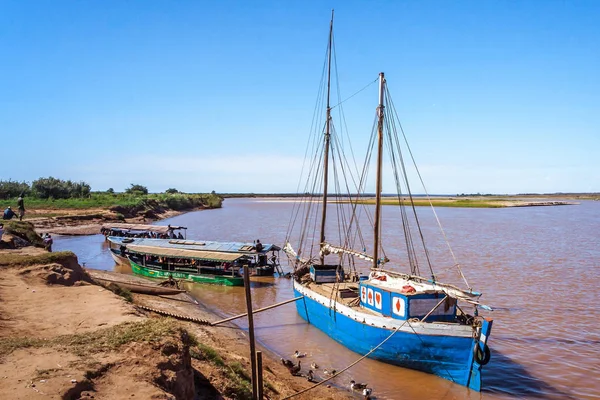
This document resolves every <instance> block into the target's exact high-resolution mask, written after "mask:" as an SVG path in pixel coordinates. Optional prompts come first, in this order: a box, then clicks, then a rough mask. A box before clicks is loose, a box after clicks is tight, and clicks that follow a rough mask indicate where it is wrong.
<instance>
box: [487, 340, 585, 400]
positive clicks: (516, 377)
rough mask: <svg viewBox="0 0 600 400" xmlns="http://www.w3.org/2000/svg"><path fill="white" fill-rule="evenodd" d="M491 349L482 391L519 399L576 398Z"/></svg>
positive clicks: (573, 399)
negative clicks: (490, 359) (490, 360)
mask: <svg viewBox="0 0 600 400" xmlns="http://www.w3.org/2000/svg"><path fill="white" fill-rule="evenodd" d="M533 348H534V347H533V346H532V349H533ZM491 350H492V357H493V362H490V363H489V364H488V365H487V366H486V368H485V374H484V376H483V385H482V387H483V389H482V392H487V393H498V394H503V395H508V396H513V397H515V398H519V399H520V398H540V399H572V400H576V399H577V398H578V397H577V396H574V395H572V394H569V393H566V392H564V391H561V390H560V389H558V388H556V387H554V386H552V385H550V384H549V383H546V382H544V381H543V380H541V379H539V378H537V377H535V376H533V375H531V374H530V373H529V372H528V371H527V369H525V367H524V366H523V365H521V364H519V363H518V362H516V361H513V360H512V359H511V358H509V357H508V356H506V355H504V354H502V353H501V352H499V351H497V350H495V349H494V348H493V347H492V348H491Z"/></svg>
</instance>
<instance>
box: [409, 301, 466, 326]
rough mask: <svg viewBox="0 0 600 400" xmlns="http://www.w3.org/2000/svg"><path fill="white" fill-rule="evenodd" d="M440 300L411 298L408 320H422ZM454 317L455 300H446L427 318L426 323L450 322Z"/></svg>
mask: <svg viewBox="0 0 600 400" xmlns="http://www.w3.org/2000/svg"><path fill="white" fill-rule="evenodd" d="M441 299H442V297H439V298H425V299H419V298H411V299H410V306H409V309H408V310H409V316H408V317H409V318H419V319H421V318H423V317H424V316H425V315H427V314H428V313H429V312H430V311H431V309H432V308H433V307H435V306H436V304H437V303H439V301H440V300H441ZM455 315H456V299H453V298H450V297H448V298H446V300H445V301H444V302H443V303H442V304H440V305H439V306H438V308H436V309H435V310H434V311H433V312H432V313H431V314H430V316H429V317H427V320H428V321H431V320H444V321H445V320H452V319H453V318H454V316H455Z"/></svg>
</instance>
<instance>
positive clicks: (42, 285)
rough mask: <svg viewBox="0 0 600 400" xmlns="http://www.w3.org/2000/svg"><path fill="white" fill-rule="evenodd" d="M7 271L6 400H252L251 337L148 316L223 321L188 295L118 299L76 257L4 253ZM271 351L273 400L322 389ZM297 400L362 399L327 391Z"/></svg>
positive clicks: (0, 287)
mask: <svg viewBox="0 0 600 400" xmlns="http://www.w3.org/2000/svg"><path fill="white" fill-rule="evenodd" d="M0 271H1V272H2V274H3V279H2V281H0V315H2V318H1V319H0V398H10V399H35V398H48V399H79V398H83V399H85V398H95V399H125V398H127V399H131V398H137V399H178V400H179V399H247V398H250V396H251V385H250V379H249V377H250V376H251V373H250V360H249V346H248V341H247V337H246V334H245V333H244V332H243V331H242V330H240V329H238V328H236V327H234V326H233V325H229V326H224V327H212V326H204V325H199V324H194V323H192V322H184V321H180V320H177V319H173V318H168V317H164V316H161V315H159V314H158V313H154V312H149V311H147V308H151V309H156V310H162V311H163V312H168V313H172V314H178V315H186V316H190V317H194V318H197V319H203V320H209V321H215V320H218V319H220V318H219V317H218V316H216V315H214V314H213V313H211V312H210V310H208V309H206V308H205V307H203V306H202V305H201V304H200V305H198V304H196V303H195V301H194V300H193V299H191V298H190V297H189V296H188V295H185V294H181V295H178V296H177V297H174V298H172V299H168V298H166V297H165V296H161V297H156V296H149V295H137V294H133V295H132V294H130V293H127V295H124V294H123V293H122V296H118V295H116V294H115V293H113V292H112V291H110V290H107V289H105V288H104V287H101V286H98V285H96V284H95V283H94V281H93V279H92V277H91V276H90V274H88V273H87V272H86V271H85V270H84V269H82V268H81V267H80V266H79V265H78V263H77V258H76V256H75V255H74V254H73V253H71V252H58V253H48V252H46V251H45V250H43V249H39V248H35V247H25V248H21V249H3V250H0ZM140 306H145V307H146V308H143V307H140ZM262 350H263V356H264V357H263V368H264V369H263V371H264V382H265V398H269V399H278V398H284V397H286V396H289V395H292V394H294V393H296V392H298V391H300V390H302V389H304V388H307V387H309V386H311V385H312V384H311V383H309V382H308V381H307V380H306V378H304V377H295V376H292V375H291V374H290V373H289V371H288V370H287V368H285V367H284V366H283V365H281V362H280V360H279V357H277V356H276V355H275V354H272V353H270V352H269V351H266V350H265V349H262ZM306 372H307V371H306V370H303V373H306ZM295 398H298V399H313V398H319V399H332V400H336V399H350V398H353V397H352V395H351V393H350V392H349V391H345V390H341V389H338V388H335V387H331V388H327V387H326V386H325V385H323V386H320V387H318V388H316V389H314V390H311V391H309V392H307V393H305V394H302V395H300V396H297V397H295Z"/></svg>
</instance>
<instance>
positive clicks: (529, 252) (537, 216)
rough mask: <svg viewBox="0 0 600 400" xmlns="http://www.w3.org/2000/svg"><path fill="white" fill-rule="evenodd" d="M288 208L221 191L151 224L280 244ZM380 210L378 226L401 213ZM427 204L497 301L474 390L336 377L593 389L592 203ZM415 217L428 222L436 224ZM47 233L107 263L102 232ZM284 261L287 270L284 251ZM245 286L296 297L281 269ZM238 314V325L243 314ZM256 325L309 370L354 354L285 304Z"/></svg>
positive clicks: (546, 390)
mask: <svg viewBox="0 0 600 400" xmlns="http://www.w3.org/2000/svg"><path fill="white" fill-rule="evenodd" d="M291 210H292V202H291V201H278V200H274V199H227V200H226V201H225V202H224V203H223V208H221V209H217V210H209V211H198V212H190V213H187V214H182V215H179V216H177V217H174V218H170V219H168V220H163V221H160V222H159V224H160V225H166V224H171V225H183V226H187V227H189V229H188V231H187V238H188V239H200V240H223V241H253V240H255V239H260V240H261V242H263V243H275V244H278V245H283V241H284V239H285V236H286V231H287V228H288V222H289V218H290V215H291ZM385 210H386V207H384V226H385V224H393V223H394V222H398V221H394V216H392V215H391V213H389V212H388V211H385ZM436 211H437V213H438V216H439V219H440V220H441V222H442V225H443V226H444V229H445V232H446V234H447V236H448V239H449V241H450V243H451V244H452V248H453V250H454V253H455V254H456V257H457V259H458V260H459V261H460V264H461V265H462V266H463V271H464V273H465V275H466V276H467V278H468V279H469V283H470V284H471V285H472V286H473V287H474V288H476V289H477V290H479V291H481V292H483V293H484V295H483V297H482V302H483V303H485V304H489V305H491V306H492V307H494V308H495V311H493V312H491V313H490V312H488V313H486V314H485V315H486V316H489V317H492V318H493V319H494V326H493V329H492V335H491V338H490V341H489V342H488V343H489V345H490V348H491V352H492V359H491V361H490V363H489V364H488V365H487V366H485V367H484V369H483V373H482V376H483V385H482V386H483V390H482V392H481V393H477V392H473V391H470V390H468V389H466V388H464V387H462V386H459V385H456V384H453V383H451V382H449V381H447V380H444V379H441V378H438V377H435V376H432V375H429V374H425V373H421V372H417V371H412V370H408V369H403V368H399V367H394V366H390V365H387V364H384V363H381V362H377V361H373V360H368V359H366V360H364V361H362V362H360V363H359V364H357V365H356V366H354V367H353V368H351V369H350V370H348V371H346V372H345V373H343V374H342V375H340V376H339V377H337V378H336V379H335V380H334V381H335V382H334V383H335V384H336V385H337V386H341V387H345V388H348V387H349V381H350V379H355V380H356V381H360V382H368V383H369V386H371V387H373V389H374V391H373V394H374V395H376V398H378V399H486V400H488V399H489V400H492V399H494V400H495V399H600V379H599V378H598V377H600V329H599V328H598V321H600V311H599V305H600V294H599V290H598V288H599V284H598V280H599V278H600V202H598V201H596V202H594V201H582V202H581V203H580V204H579V205H570V206H554V207H523V208H501V209H470V208H469V209H468V208H438V209H437V210H436ZM418 212H419V214H420V213H422V212H423V211H421V209H419V211H418ZM421 222H422V223H423V224H424V225H425V226H424V229H425V230H427V229H429V228H431V227H432V226H433V225H434V224H435V220H433V219H426V218H424V219H422V220H421ZM54 243H55V245H54V248H55V250H71V251H73V252H75V253H76V254H77V256H78V258H79V262H80V263H81V264H83V263H85V265H86V266H87V267H90V268H97V269H105V270H113V269H114V268H115V266H114V263H113V261H112V259H111V257H110V255H109V253H108V249H107V246H106V244H105V242H104V237H103V236H102V235H93V236H81V237H67V236H63V237H60V236H59V237H56V239H55V242H54ZM391 244H392V245H394V243H391ZM282 263H283V265H284V269H287V270H289V267H287V266H286V262H285V257H284V255H283V253H282ZM125 272H127V271H125ZM129 273H130V271H129ZM251 286H252V296H253V307H254V308H259V307H264V306H267V305H270V304H273V303H276V302H279V301H283V300H286V299H289V298H291V297H292V295H293V293H292V289H291V281H290V280H288V279H284V278H254V280H253V282H252V285H251ZM190 288H192V291H193V294H194V296H195V297H196V298H198V299H199V300H200V301H202V302H204V303H206V304H207V305H209V306H210V307H211V308H213V309H214V310H216V311H217V312H218V313H219V314H221V315H223V316H230V315H234V314H238V313H242V312H245V299H244V291H243V288H239V287H235V288H232V287H219V286H210V285H198V284H196V285H193V286H190ZM238 324H239V325H240V326H241V327H243V328H245V321H244V320H238ZM254 324H255V328H256V337H257V339H258V340H259V341H260V342H261V343H262V344H263V345H264V346H266V347H267V348H269V349H271V350H272V351H274V352H275V353H277V354H279V355H281V356H282V357H286V358H290V357H291V355H292V354H293V352H294V350H300V351H302V352H307V353H308V354H309V355H310V357H308V358H306V359H305V360H306V361H305V363H307V364H309V363H310V362H316V363H317V364H319V365H320V366H321V369H320V370H319V371H317V376H319V375H321V374H322V370H323V368H335V369H338V370H339V369H342V368H343V367H345V366H347V365H349V364H350V363H352V362H353V361H355V360H356V359H357V358H358V357H359V355H357V354H356V353H353V352H351V351H349V350H347V349H346V348H345V347H343V346H341V345H339V344H337V343H336V342H334V341H333V340H331V339H330V338H329V337H328V336H326V335H325V334H323V333H322V332H321V331H319V330H318V329H316V328H314V327H313V326H311V325H309V324H307V323H306V322H305V321H304V320H302V319H301V318H300V317H299V316H298V315H297V314H296V309H295V306H294V305H293V304H288V305H285V306H282V307H278V308H276V309H273V310H270V311H266V312H263V313H260V314H257V316H256V318H255V322H254Z"/></svg>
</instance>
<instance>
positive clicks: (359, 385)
mask: <svg viewBox="0 0 600 400" xmlns="http://www.w3.org/2000/svg"><path fill="white" fill-rule="evenodd" d="M366 387H367V384H366V383H358V382H355V381H354V379H353V380H351V381H350V389H352V390H360V389H365V388H366Z"/></svg>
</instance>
